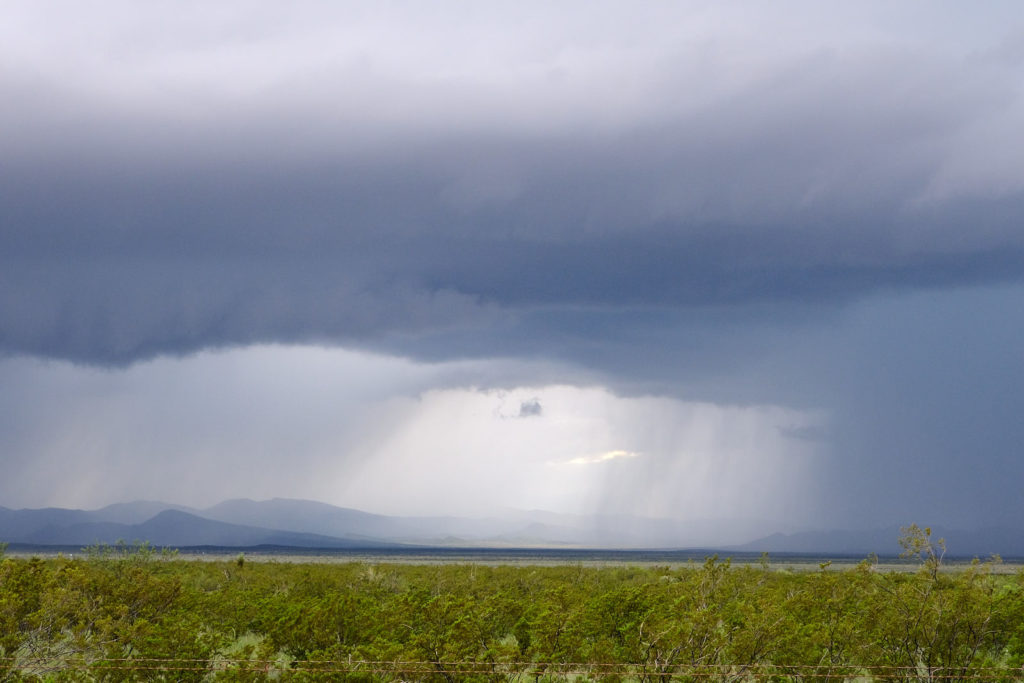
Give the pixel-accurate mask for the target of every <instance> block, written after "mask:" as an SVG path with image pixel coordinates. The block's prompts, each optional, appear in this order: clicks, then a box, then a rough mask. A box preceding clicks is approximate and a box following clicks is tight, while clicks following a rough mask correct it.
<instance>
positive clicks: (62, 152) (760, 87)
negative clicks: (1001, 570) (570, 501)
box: [0, 2, 1024, 517]
mask: <svg viewBox="0 0 1024 683" xmlns="http://www.w3.org/2000/svg"><path fill="white" fill-rule="evenodd" d="M787 7H788V8H789V9H791V10H792V11H784V12H783V11H778V10H777V9H775V8H767V7H765V8H751V7H743V6H740V5H730V4H726V3H715V4H713V5H707V6H705V5H702V4H700V3H690V4H679V5H656V4H653V3H652V4H642V5H641V6H637V5H636V4H631V5H630V6H629V7H626V6H624V5H617V4H614V3H607V4H604V3H600V4H598V5H596V6H594V5H592V4H590V3H588V4H587V5H586V7H585V8H584V7H583V6H582V5H575V6H574V5H568V6H559V7H555V6H549V5H546V4H530V3H516V4H514V5H509V6H506V7H494V6H492V7H490V8H489V9H487V10H486V11H474V12H470V11H469V10H468V9H467V7H466V6H464V5H459V4H456V3H452V4H446V3H442V4H440V5H435V6H433V7H432V8H431V9H430V11H425V10H422V9H419V8H418V7H416V6H414V5H409V6H405V5H401V4H399V5H396V6H395V7H392V8H383V7H380V8H374V9H373V10H371V11H365V12H363V11H361V10H359V9H358V6H355V5H345V4H334V3H331V4H327V3H318V2H306V3H300V4H299V5H298V6H296V7H295V8H293V9H292V10H289V11H288V12H283V11H282V10H281V9H280V8H279V7H278V6H277V5H275V4H273V3H255V4H252V3H246V5H245V6H244V8H243V7H242V6H241V5H238V6H235V7H234V8H233V9H231V7H230V6H229V9H228V10H225V11H224V12H223V13H219V14H218V13H216V12H214V11H213V10H211V9H209V8H205V7H203V6H195V7H191V8H181V7H176V8H174V10H173V12H171V11H170V10H163V9H159V8H155V9H154V8H152V7H145V6H140V5H137V4H134V3H113V2H110V3H100V5H99V6H92V7H89V8H87V9H86V8H83V7H81V6H79V5H76V4H74V3H64V2H54V3H50V4H49V5H46V6H44V5H43V4H40V3H38V2H35V3H13V4H12V5H11V7H10V8H9V18H10V21H9V22H5V23H6V27H5V28H0V46H2V47H0V63H3V64H4V68H3V69H2V70H0V159H2V162H0V353H6V354H25V355H29V356H40V357H46V358H58V359H70V360H73V361H76V362H80V363H85V364H92V365H99V366H124V365H129V364H132V363H136V362H138V361H141V360H146V359H151V358H154V357H156V356H160V355H187V354H193V353H196V352H199V351H202V350H204V349H208V348H214V347H230V346H246V345H250V344H256V343H267V342H283V343H297V344H327V345H340V346H344V347H348V348H361V349H367V350H372V351H376V352H380V353H386V354H393V355H398V356H405V357H412V358H416V359H419V360H425V361H441V360H451V359H459V358H480V359H490V358H499V357H500V358H529V359H533V360H535V361H537V362H538V363H541V364H542V363H544V362H550V363H551V366H550V367H551V368H553V370H552V376H551V377H550V378H548V379H551V380H552V381H558V380H561V379H563V378H564V376H565V374H566V373H570V372H572V373H578V374H574V375H573V377H574V378H575V379H577V380H578V379H579V378H580V377H585V378H587V381H595V382H596V381H600V382H602V383H605V384H606V385H608V386H612V387H614V388H615V389H616V390H617V391H618V392H620V393H622V394H644V393H665V394H672V395H674V396H679V397H683V398H689V399H694V400H714V401H723V402H735V403H744V402H758V401H760V402H765V403H773V404H785V405H793V406H799V407H801V408H812V409H822V410H825V411H828V412H830V413H832V414H834V415H835V416H836V419H835V421H834V423H830V428H829V430H828V432H827V436H826V437H822V439H821V441H822V442H828V444H829V448H830V449H831V451H832V457H833V458H834V460H835V462H834V463H833V465H834V466H833V467H830V468H825V469H828V470H829V472H831V473H833V474H835V476H836V477H837V478H836V480H835V482H833V483H832V484H830V485H831V486H835V487H836V488H837V489H838V488H840V484H841V483H843V482H846V483H847V484H848V486H847V488H848V489H849V495H847V496H846V497H845V498H843V501H844V502H842V504H840V503H838V502H837V509H842V510H843V513H842V514H845V515H848V516H849V517H856V516H857V515H858V514H861V513H859V512H858V511H857V510H856V506H857V501H858V500H860V498H861V497H866V496H869V495H870V492H871V490H872V486H874V483H873V482H874V480H873V479H872V478H870V477H869V476H867V475H865V474H864V473H865V472H882V473H886V477H887V478H886V479H885V480H884V482H883V483H882V484H879V489H878V490H879V491H882V492H884V494H885V495H886V496H889V497H892V498H897V497H899V496H900V493H901V491H904V489H901V488H900V486H901V483H902V482H906V481H908V480H914V479H915V477H916V479H917V481H918V482H920V483H921V485H920V486H918V487H915V488H914V489H913V491H914V493H911V494H907V495H905V496H903V499H904V502H903V503H901V504H900V505H902V507H899V510H900V511H903V512H909V511H913V510H916V509H932V508H934V507H935V506H934V505H933V504H932V503H931V502H930V501H932V500H933V498H930V497H929V495H926V494H925V493H923V492H931V491H935V490H942V489H946V488H949V487H951V486H954V485H955V484H956V482H957V481H964V482H968V483H970V482H974V483H973V484H970V486H967V484H965V486H966V488H965V491H969V494H970V495H971V496H976V497H980V496H982V495H983V489H984V486H985V484H986V482H988V481H989V479H987V478H986V477H984V476H982V475H978V476H977V477H976V478H974V479H972V476H973V475H972V473H973V472H985V471H988V470H991V469H993V468H998V467H1003V466H1005V467H1007V468H1009V469H1010V470H1011V471H1016V470H1014V469H1013V468H1014V466H1013V464H1012V457H1011V453H1012V452H1013V444H1014V443H1019V442H1020V439H1019V436H1020V435H1019V434H1017V433H1016V431H1015V430H1014V429H1012V428H1011V427H1010V426H1007V424H1008V423H1006V422H1005V420H1004V418H1005V415H1004V412H1002V411H1004V410H1005V406H1006V405H1014V404H1018V403H1019V399H1020V398H1021V396H1020V389H1019V387H1020V386H1021V385H1020V383H1019V382H1016V379H1015V378H1018V375H1019V369H1020V367H1021V366H1020V363H1019V361H1018V360H1016V357H1015V356H1013V355H1012V353H1011V351H1010V350H1011V349H1015V348H1016V342H1015V340H1016V339H1018V338H1019V336H1018V335H1019V333H1021V332H1024V321H1021V320H1019V316H1015V315H1012V314H1010V313H1009V312H1008V311H1012V310H1015V309H1020V304H1021V301H1022V298H1024V297H1022V295H1021V292H1020V286H1021V280H1022V276H1024V230H1022V229H1021V218H1022V216H1024V161H1022V160H1021V156H1020V155H1019V153H1017V150H1016V146H1015V145H1014V144H1013V143H1014V142H1015V140H1016V138H1017V137H1019V130H1018V129H1019V122H1020V121H1021V120H1024V98H1022V88H1021V81H1020V77H1019V64H1020V55H1019V53H1020V49H1019V48H1020V43H1021V40H1020V36H1021V35H1022V34H1021V30H1022V24H1021V22H1020V20H1019V19H1018V16H1019V10H1018V8H1017V6H1016V5H1015V4H1014V3H1007V4H996V5H992V6H990V8H989V11H987V12H985V13H983V14H984V16H981V14H982V13H978V12H976V11H971V10H970V8H962V7H959V6H957V5H956V4H948V5H941V8H942V9H941V11H939V10H934V6H933V5H932V4H929V5H921V4H915V3H909V4H908V5H906V6H901V7H899V8H893V7H891V6H890V5H888V4H886V5H882V4H881V3H879V4H871V3H868V4H863V3H861V4H859V5H858V7H857V8H856V9H853V8H849V9H839V8H835V7H823V6H821V5H819V4H817V3H794V4H792V5H789V6H787ZM5 12H6V10H5ZM54 17H60V18H58V19H54ZM456 17H457V18H458V19H459V23H460V24H461V25H464V26H466V28H465V30H462V31H457V30H455V29H454V28H452V27H453V26H454V24H455V22H454V21H453V18H456ZM1015 22H1016V23H1015ZM79 27H82V28H79ZM978 311H984V312H986V315H987V316H988V317H985V318H984V319H982V320H979V319H976V318H975V317H972V316H975V315H976V313H977V312H978ZM922 312H927V316H926V317H920V316H919V315H918V314H922V315H923V313H922ZM965 329H977V330H978V334H977V336H975V337H970V338H969V339H967V340H966V341H965V343H958V342H956V341H955V340H958V339H961V335H962V334H963V330H965ZM961 341H964V340H962V339H961ZM885 359H889V360H888V361H886V362H884V363H883V361H884V360H885ZM569 368H572V370H569ZM957 368H961V369H962V368H970V369H971V370H970V371H963V372H958V373H957V374H956V377H957V380H956V383H955V385H954V384H948V385H947V384H942V383H941V382H940V381H939V379H937V378H941V377H946V376H948V375H949V373H950V372H952V369H957ZM476 372H481V373H482V372H483V371H482V370H480V369H479V368H477V370H476ZM560 373H562V374H560ZM901 373H903V374H901ZM470 374H471V375H472V373H470ZM484 374H486V373H484ZM481 377H483V375H476V376H467V377H466V382H467V383H474V382H481V383H484V384H487V383H488V382H493V383H495V384H502V383H504V384H506V385H512V384H515V383H516V382H517V381H519V380H517V378H516V377H508V376H504V375H503V376H501V377H500V378H497V379H496V378H494V377H484V378H483V379H481ZM896 378H899V380H898V381H897V379H896ZM1007 378H1014V379H1013V381H1010V380H1009V379H1007ZM544 379H545V378H538V377H536V376H534V377H531V380H532V381H535V382H539V381H542V380H544ZM936 397H944V398H943V399H941V400H940V399H939V398H936ZM982 406H985V408H984V409H983V408H982ZM525 407H526V404H525V403H524V404H523V405H522V406H521V407H520V413H521V414H522V412H523V409H524V408H525ZM538 409H539V404H538ZM1001 424H1002V425H1003V426H1002V427H1000V426H999V425H1001ZM954 425H956V428H955V429H954V427H953V426H954ZM972 448H973V449H974V450H975V451H977V452H978V453H979V455H978V456H977V457H978V458H979V459H983V461H984V463H986V464H985V465H984V466H983V467H980V468H975V469H973V470H971V469H969V468H968V466H967V465H966V464H964V463H966V462H968V461H969V460H970V458H968V456H967V455H965V454H966V453H968V452H969V451H970V450H971V449H972ZM929 458H932V459H934V462H935V463H940V462H941V463H943V466H942V467H934V466H931V465H929V464H928V463H929V462H930V461H929ZM986 468H988V470H986ZM858 473H859V474H858ZM1004 480H1005V481H1011V480H1012V478H1006V479H1004ZM837 482H838V483H837ZM999 490H1000V491H1003V489H999ZM1004 493H1007V494H1008V492H1007V491H1004ZM965 495H966V494H965ZM837 500H839V499H838V498H837ZM929 506H931V507H929ZM990 507H991V506H990ZM876 509H878V510H880V511H889V512H892V511H896V509H897V506H896V505H895V504H894V505H893V506H891V507H888V508H887V507H885V506H877V508H876ZM979 509H980V508H979ZM985 509H989V508H985Z"/></svg>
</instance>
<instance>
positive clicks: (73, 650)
mask: <svg viewBox="0 0 1024 683" xmlns="http://www.w3.org/2000/svg"><path fill="white" fill-rule="evenodd" d="M904 538H905V541H906V544H905V545H904V547H905V549H906V550H907V551H908V552H909V553H911V556H913V557H915V558H917V559H918V560H919V561H920V562H921V570H920V571H919V572H916V573H895V572H889V573H884V572H880V571H878V568H877V565H876V564H874V563H871V562H867V561H865V562H864V563H862V564H861V565H860V566H858V567H857V568H855V569H837V568H834V567H829V566H827V565H823V566H822V567H821V570H820V571H807V572H795V573H791V572H785V571H771V570H769V569H768V568H767V567H764V566H760V567H759V566H756V565H755V566H753V567H733V566H732V565H731V564H730V563H729V562H728V561H724V562H723V561H719V559H718V558H717V557H711V558H708V559H707V561H706V562H705V563H704V564H703V565H702V566H690V567H686V568H682V569H672V568H670V567H651V568H647V569H644V568H630V567H617V568H605V569H588V568H584V567H581V566H561V567H481V566H473V565H442V566H400V565H371V564H360V563H353V564H341V565H338V564H295V565H293V564H287V563H253V562H239V561H238V560H237V559H235V560H230V561H222V562H186V561H182V560H178V559H177V558H175V557H173V556H171V555H164V554H161V553H158V552H157V551H155V550H153V549H152V548H150V547H148V546H145V545H142V546H139V545H134V546H129V545H127V544H118V545H115V546H113V547H97V548H94V549H92V550H91V551H90V552H89V553H88V556H87V557H86V558H85V559H83V558H78V559H69V558H64V557H60V558H57V559H53V560H45V561H44V560H41V559H38V558H35V559H29V560H22V559H16V558H10V557H7V558H3V559H2V560H0V681H6V680H33V681H35V680H38V681H42V680H82V681H92V680H97V681H100V680H101V681H137V680H168V681H170V680H174V681H179V680H183V681H222V680H224V681H262V680H303V681H307V680H308V681H313V680H324V681H329V680H339V679H344V680H349V681H366V682H367V683H368V682H369V681H397V680H407V681H411V680H416V681H436V682H438V683H442V682H444V683H456V681H481V682H483V681H505V680H518V681H523V683H526V682H527V681H535V682H537V683H539V682H540V681H555V680H567V679H570V678H572V679H584V680H595V681H596V680H601V681H607V682H609V683H613V682H616V681H626V680H628V681H641V682H643V683H654V682H658V683H664V682H667V681H669V680H676V681H688V680H693V681H705V680H721V681H729V680H731V681H753V680H757V681H762V680H763V681H803V680H808V681H810V680H816V681H829V680H832V681H840V680H853V679H859V680H877V681H910V680H915V681H916V680H976V679H979V678H981V679H985V680H1013V679H1014V677H1015V675H1016V674H1017V673H1019V671H1020V667H1021V665H1022V664H1024V574H1018V575H1016V576H1005V575H998V574H995V573H993V571H992V570H993V568H994V567H996V562H997V560H993V561H990V562H986V563H981V562H976V563H975V564H974V565H972V566H971V567H969V568H967V569H966V570H961V571H957V572H950V571H945V570H943V571H941V572H940V571H939V569H940V566H941V560H942V544H941V543H940V542H932V540H931V534H930V532H929V531H928V530H927V529H920V528H917V527H908V529H907V531H906V532H905V535H904ZM243 570H244V571H243ZM342 674H344V675H343V676H342Z"/></svg>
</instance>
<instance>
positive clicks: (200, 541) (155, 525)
mask: <svg viewBox="0 0 1024 683" xmlns="http://www.w3.org/2000/svg"><path fill="white" fill-rule="evenodd" d="M62 512H63V513H66V514H60V513H56V512H55V511H54V510H53V509H47V510H15V511H12V510H0V538H2V539H3V540H4V541H8V542H13V543H23V544H29V545H40V546H45V545H61V546H68V545H82V546H88V545H93V544H97V543H116V542H117V541H121V540H123V541H128V542H134V541H148V542H149V543H152V544H153V545H157V546H170V547H188V546H206V545H211V546H226V547H250V546H257V545H278V546H291V547H296V548H365V547H384V546H387V547H394V546H395V545H396V544H395V543H391V542H387V541H381V540H376V539H350V538H335V537H332V536H325V535H321V534H313V533H302V532H293V531H281V530H278V529H266V528H262V527H257V526H250V525H242V524H229V523H226V522H220V521H216V520H210V519H205V518H203V517H199V516H197V515H194V514H190V513H188V512H183V511H181V510H176V509H166V510H163V511H161V512H158V513H157V514H156V515H154V516H153V517H151V518H150V519H148V520H146V521H145V522H142V523H141V524H122V523H118V522H103V521H93V519H94V518H95V515H92V514H91V513H89V512H85V511H82V510H65V511H62Z"/></svg>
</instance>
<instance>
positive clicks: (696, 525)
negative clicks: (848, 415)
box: [0, 498, 1024, 557]
mask: <svg viewBox="0 0 1024 683" xmlns="http://www.w3.org/2000/svg"><path fill="white" fill-rule="evenodd" d="M770 524H771V523H770V522H768V521H765V520H692V521H685V522H683V521H678V520H669V519H650V518H644V517H631V516H614V515H590V516H588V515H569V514H559V513H552V512H544V511H516V510H509V511H505V512H503V513H500V514H496V515H493V516H488V517H442V516H439V517H393V516H388V515H378V514H372V513H369V512H363V511H361V510H354V509H351V508H342V507H336V506H334V505H328V504H326V503H319V502H315V501H308V500H294V499H286V498H274V499H271V500H264V501H254V500H248V499H236V500H228V501H224V502H222V503H218V504H217V505H214V506H212V507H209V508H206V509H202V510H198V509H192V508H187V507H185V506H181V505H173V504H168V503H160V502H154V501H135V502H131V503H119V504H115V505H109V506H107V507H104V508H101V509H99V510H68V509H62V508H42V509H35V510H11V509H8V508H3V507H0V541H6V542H11V543H21V544H32V545H62V546H69V545H92V544H94V543H97V542H99V543H114V542H116V541H118V540H124V541H128V542H131V541H149V542H150V543H152V544H154V545H160V546H173V547H187V546H202V545H215V546H223V547H248V546H255V545H276V546H291V547H296V548H360V547H362V548H374V547H378V548H379V547H384V546H391V547H395V546H401V545H420V546H449V547H458V546H461V547H480V548H483V547H493V548H509V547H524V548H526V547H534V548H535V547H549V548H566V547H576V548H620V549H693V548H700V549H717V551H718V552H722V553H728V552H730V551H736V552H744V553H747V552H753V553H759V552H769V553H800V554H806V555H817V554H823V555H854V556H861V557H866V556H867V555H869V554H870V553H877V554H879V555H883V556H893V555H897V554H899V552H900V547H899V545H898V542H897V541H898V538H899V536H900V530H899V527H897V526H892V527H886V528H880V529H871V530H829V531H821V530H819V531H801V532H797V533H768V532H770V531H773V529H771V527H770ZM933 537H934V538H936V539H937V538H939V537H944V538H945V539H946V541H947V547H948V549H949V555H950V557H963V556H968V557H970V556H978V557H988V556H989V555H991V554H994V553H998V554H1001V555H1003V556H1005V557H1024V532H1021V531H1020V530H1016V529H1008V528H989V529H980V530H974V531H966V530H950V529H942V528H935V529H934V533H933ZM749 539H757V540H749Z"/></svg>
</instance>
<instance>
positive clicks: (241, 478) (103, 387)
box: [0, 346, 822, 519]
mask: <svg viewBox="0 0 1024 683" xmlns="http://www.w3.org/2000/svg"><path fill="white" fill-rule="evenodd" d="M509 363H513V361H499V360H493V361H471V362H447V363H435V364H428V363H417V362H413V361H409V360H406V359H401V358H395V357H389V356H383V355H377V354H369V353H364V352H359V351H352V350H345V349H340V348H322V347H310V346H252V347H246V348H236V349H230V350H221V351H209V352H203V353H199V354H195V355H192V356H187V357H183V358H160V359H156V360H153V361H148V362H145V363H138V364H135V365H132V366H129V367H127V368H125V369H120V370H105V369H96V368H92V367H84V366H76V365H72V364H69V363H64V362H53V361H50V362H44V361H39V360H36V359H31V358H25V357H20V358H8V359H5V360H3V361H0V383H3V384H4V385H5V386H9V387H17V388H18V392H17V398H14V396H15V394H14V392H5V398H4V399H2V401H3V403H4V404H6V405H4V408H5V409H4V411H3V414H2V416H0V427H2V429H0V435H2V436H0V439H2V443H0V447H2V448H3V451H4V452H5V453H9V454H12V455H11V458H12V459H13V460H14V462H12V463H10V464H11V466H10V467H9V468H8V471H9V472H11V473H13V474H12V475H11V476H8V477H5V479H4V481H3V482H2V483H0V496H2V499H0V503H2V504H3V505H5V506H7V507H21V506H42V505H60V506H72V505H74V506H80V507H86V508H88V507H97V506H101V505H104V504H107V503H111V502H116V501H125V500H135V499H158V500H164V501H168V502H174V503H183V504H188V505H197V506H203V505H209V504H212V503H215V502H218V501H219V500H222V499H226V498H231V497H250V498H257V499H260V498H270V497H275V496H280V497H293V498H309V499H316V500H322V501H325V502H329V503H332V504H336V505H342V506H347V507H355V508H360V509H365V510H369V511H374V512H382V513H392V514H485V513H487V512H489V511H495V510H499V509H503V508H518V509H544V510H551V511H556V512H572V513H591V512H607V513H613V514H633V515H648V516H665V517H674V518H709V517H721V516H729V517H741V516H766V515H767V516H772V517H773V518H782V519H785V518H793V517H794V516H803V515H805V514H806V513H807V507H808V506H810V505H812V502H813V501H811V500H810V499H808V498H807V496H806V495H805V494H806V492H807V491H809V490H813V477H814V469H813V468H814V465H815V461H816V458H815V452H816V449H817V444H816V442H815V441H813V440H809V439H806V438H804V437H803V436H802V434H805V433H808V432H812V431H814V430H816V429H818V428H819V427H820V425H821V422H822V418H821V416H818V415H814V414H810V413H807V412H802V411H798V410H793V409H789V408H784V407H779V406H771V405H753V406H730V405H719V404H714V403H697V402H686V401H681V400H678V399H675V398H671V397H658V396H619V395H616V394H615V393H614V392H612V391H611V390H610V389H608V388H606V387H603V386H600V385H596V384H593V383H589V382H588V383H584V382H575V383H572V384H569V383H565V381H566V380H565V378H567V377H572V370H571V369H570V368H561V369H559V368H557V367H555V366H550V365H544V364H536V365H534V366H531V364H530V363H528V362H514V363H515V364H516V367H515V368H514V370H515V372H510V371H509V368H508V367H504V368H503V367H502V365H503V364H504V365H506V366H507V365H508V364H509ZM509 377H520V378H522V377H530V378H532V381H531V382H530V384H529V385H528V386H523V385H520V384H519V383H518V382H515V381H510V380H508V379H507V378H509ZM794 491H800V492H801V495H800V496H794V495H791V494H792V492H794ZM794 501H796V502H794Z"/></svg>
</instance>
